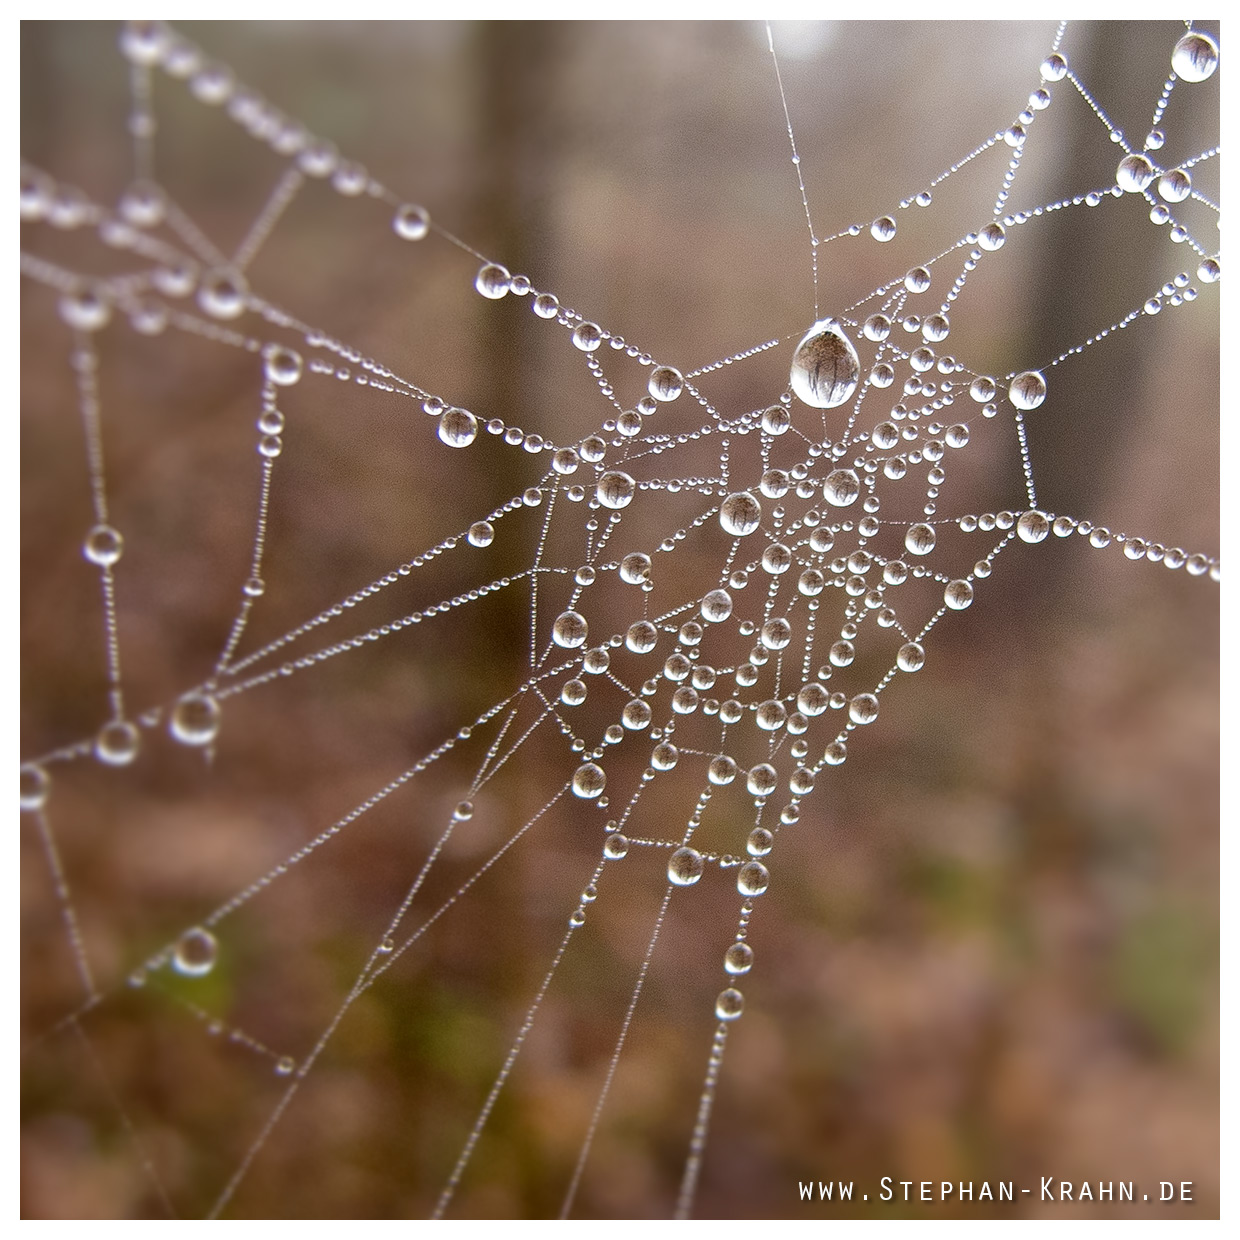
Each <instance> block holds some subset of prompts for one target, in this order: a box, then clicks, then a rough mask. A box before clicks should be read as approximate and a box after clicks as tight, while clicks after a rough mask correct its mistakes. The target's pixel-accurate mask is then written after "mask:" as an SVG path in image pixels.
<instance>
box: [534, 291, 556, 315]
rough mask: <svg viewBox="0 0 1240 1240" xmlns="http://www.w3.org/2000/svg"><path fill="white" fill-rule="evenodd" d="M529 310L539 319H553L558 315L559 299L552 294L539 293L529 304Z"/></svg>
mask: <svg viewBox="0 0 1240 1240" xmlns="http://www.w3.org/2000/svg"><path fill="white" fill-rule="evenodd" d="M530 309H531V310H533V311H534V313H535V314H536V315H538V317H539V318H540V319H553V318H555V316H556V315H557V314H559V313H560V299H559V298H558V297H557V296H556V295H555V294H554V293H539V294H538V296H537V297H535V298H534V300H533V302H531V303H530Z"/></svg>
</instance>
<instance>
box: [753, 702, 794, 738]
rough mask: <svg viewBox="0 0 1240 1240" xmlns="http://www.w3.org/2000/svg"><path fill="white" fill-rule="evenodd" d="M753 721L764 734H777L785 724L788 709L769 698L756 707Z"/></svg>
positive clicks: (781, 703)
mask: <svg viewBox="0 0 1240 1240" xmlns="http://www.w3.org/2000/svg"><path fill="white" fill-rule="evenodd" d="M754 719H755V722H756V723H757V725H758V727H760V728H761V729H762V730H763V731H764V732H777V731H778V730H779V729H780V728H782V727H783V726H784V724H785V722H787V719H788V708H787V707H786V706H785V705H784V704H783V702H780V701H777V700H776V699H774V698H771V699H770V700H769V701H766V702H763V703H762V704H761V705H760V706H759V707H758V709H757V712H756V713H755V716H754Z"/></svg>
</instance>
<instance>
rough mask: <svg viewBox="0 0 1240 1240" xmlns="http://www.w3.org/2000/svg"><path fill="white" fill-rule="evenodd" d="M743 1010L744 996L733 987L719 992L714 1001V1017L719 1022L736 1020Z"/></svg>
mask: <svg viewBox="0 0 1240 1240" xmlns="http://www.w3.org/2000/svg"><path fill="white" fill-rule="evenodd" d="M744 1010H745V996H744V995H743V994H741V992H740V991H739V990H737V989H736V988H735V987H733V986H729V987H728V988H727V990H721V991H720V992H719V998H718V999H716V1000H715V1015H716V1016H717V1017H718V1018H719V1019H720V1020H736V1019H737V1018H738V1017H739V1016H740V1014H741V1013H742V1012H743V1011H744Z"/></svg>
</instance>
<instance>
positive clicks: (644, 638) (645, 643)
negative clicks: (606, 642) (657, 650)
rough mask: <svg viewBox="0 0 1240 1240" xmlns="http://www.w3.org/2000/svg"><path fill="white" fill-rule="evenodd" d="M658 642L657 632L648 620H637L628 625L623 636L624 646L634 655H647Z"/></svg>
mask: <svg viewBox="0 0 1240 1240" xmlns="http://www.w3.org/2000/svg"><path fill="white" fill-rule="evenodd" d="M658 640H659V630H658V629H656V628H655V626H654V625H653V624H651V623H650V621H649V620H638V621H637V622H636V624H630V625H629V629H628V632H627V633H625V635H624V644H625V645H626V646H627V647H628V648H629V649H630V650H631V651H632V652H633V653H634V654H649V653H650V651H652V650H653V649H654V647H655V643H656V642H657V641H658Z"/></svg>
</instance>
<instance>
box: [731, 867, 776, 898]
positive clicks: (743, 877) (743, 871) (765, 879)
mask: <svg viewBox="0 0 1240 1240" xmlns="http://www.w3.org/2000/svg"><path fill="white" fill-rule="evenodd" d="M770 885H771V874H770V871H769V870H768V869H767V868H766V866H764V865H763V864H762V862H761V861H747V862H746V863H745V864H744V865H743V866H741V868H740V870H739V871H738V872H737V875H736V890H737V891H739V892H740V893H741V895H743V896H760V895H762V893H763V892H764V891H766V889H767V888H768V887H769V886H770Z"/></svg>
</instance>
